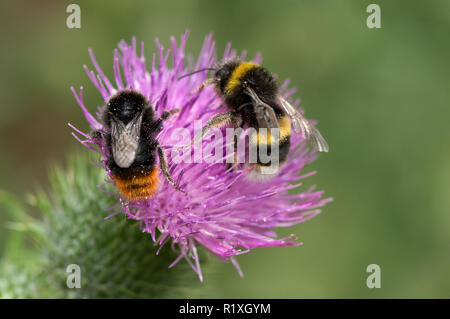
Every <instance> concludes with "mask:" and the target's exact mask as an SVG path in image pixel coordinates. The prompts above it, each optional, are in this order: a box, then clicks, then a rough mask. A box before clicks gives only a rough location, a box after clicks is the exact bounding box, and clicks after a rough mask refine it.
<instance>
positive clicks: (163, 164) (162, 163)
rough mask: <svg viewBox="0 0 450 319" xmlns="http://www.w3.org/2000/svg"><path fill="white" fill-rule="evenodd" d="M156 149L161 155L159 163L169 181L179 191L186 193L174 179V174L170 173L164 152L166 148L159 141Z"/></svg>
mask: <svg viewBox="0 0 450 319" xmlns="http://www.w3.org/2000/svg"><path fill="white" fill-rule="evenodd" d="M156 149H157V151H158V156H159V165H160V167H161V171H162V172H163V174H164V177H165V178H166V179H167V181H168V182H169V184H170V185H172V186H173V187H174V188H175V189H176V190H177V191H180V192H182V193H185V194H186V192H185V191H183V190H182V189H181V188H180V187H179V186H178V185H177V184H176V183H175V182H174V180H173V179H172V176H170V173H169V166H168V165H167V157H166V154H165V153H164V150H163V149H162V147H161V145H160V144H159V143H158V144H157V145H156Z"/></svg>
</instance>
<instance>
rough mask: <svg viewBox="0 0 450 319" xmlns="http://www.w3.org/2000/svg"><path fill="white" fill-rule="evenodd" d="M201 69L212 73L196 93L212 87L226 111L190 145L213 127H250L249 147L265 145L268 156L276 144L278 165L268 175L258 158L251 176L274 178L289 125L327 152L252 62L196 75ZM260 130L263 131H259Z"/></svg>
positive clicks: (284, 152)
mask: <svg viewBox="0 0 450 319" xmlns="http://www.w3.org/2000/svg"><path fill="white" fill-rule="evenodd" d="M204 70H214V76H213V77H212V78H209V79H207V80H206V81H205V82H203V83H202V85H201V86H200V87H199V91H200V90H202V89H203V88H204V87H206V86H209V85H214V87H215V89H216V91H217V92H218V94H219V95H220V96H221V97H222V99H223V101H224V104H225V105H226V106H227V107H228V109H229V111H228V112H225V113H221V114H217V115H215V116H214V117H212V118H211V119H210V120H209V121H208V122H207V123H206V125H205V126H204V127H203V129H202V131H201V133H200V134H199V135H198V136H196V137H195V138H194V140H193V141H192V144H193V143H195V142H196V141H197V140H201V139H202V138H203V136H204V135H205V134H206V133H207V131H208V130H209V129H210V128H213V127H216V128H218V127H222V126H224V125H232V126H234V127H243V126H244V125H247V126H248V127H252V128H254V129H255V130H256V133H255V134H254V135H253V136H250V140H249V142H250V146H254V147H255V146H256V148H257V149H258V148H259V147H260V146H262V145H263V144H265V145H264V146H266V147H267V151H268V154H270V151H271V148H273V147H274V146H275V143H277V144H278V149H279V154H278V156H279V164H280V165H279V166H278V168H277V169H275V171H272V173H267V172H264V170H265V169H266V171H267V168H268V167H270V166H271V164H272V163H271V162H264V161H262V160H261V158H260V156H259V155H258V157H257V162H256V163H255V166H254V169H253V173H254V174H256V176H255V177H258V175H261V174H269V175H272V176H273V175H276V174H277V172H278V170H279V167H280V166H281V165H282V164H283V163H285V161H286V158H287V155H288V153H289V148H290V136H291V125H292V127H293V129H294V131H295V132H296V133H301V134H302V136H303V137H304V138H305V139H307V140H308V141H309V142H310V143H311V144H312V145H313V147H314V148H315V149H317V150H318V151H320V152H328V144H327V142H326V141H325V139H324V138H323V137H322V135H321V134H320V132H319V131H318V130H317V129H316V128H315V127H314V126H313V125H311V124H310V123H309V121H308V120H307V119H306V118H305V117H304V116H303V115H302V114H301V113H300V112H298V111H297V110H296V109H295V108H294V107H293V106H292V105H291V104H290V103H289V102H288V101H286V100H285V99H284V98H283V97H282V96H281V94H280V89H279V86H278V84H277V82H276V80H275V78H274V77H273V75H272V74H271V73H270V72H269V71H268V70H267V69H266V68H264V67H262V66H261V65H259V64H256V63H253V62H242V61H238V60H233V61H229V62H226V63H224V64H222V65H220V66H219V67H217V68H213V69H211V68H207V69H202V70H198V71H196V72H200V71H204ZM196 72H193V73H196ZM193 73H190V74H193ZM190 74H187V75H185V76H188V75H190ZM183 77H184V76H182V77H181V78H183ZM261 128H263V129H264V128H265V129H266V130H260V129H261ZM271 129H277V130H279V131H278V133H279V134H277V135H278V136H275V135H274V136H271V133H270V132H273V131H272V130H271ZM192 144H191V145H192ZM235 147H236V137H235ZM258 154H259V151H258ZM259 177H264V176H259ZM266 177H270V176H266ZM259 179H260V178H259Z"/></svg>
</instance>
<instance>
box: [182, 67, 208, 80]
mask: <svg viewBox="0 0 450 319" xmlns="http://www.w3.org/2000/svg"><path fill="white" fill-rule="evenodd" d="M213 70H215V68H204V69H200V70H196V71H194V72H190V73H187V74H184V75H182V76H180V77H179V78H178V80H181V79H182V78H185V77H187V76H190V75H192V74H195V73H199V72H203V71H213Z"/></svg>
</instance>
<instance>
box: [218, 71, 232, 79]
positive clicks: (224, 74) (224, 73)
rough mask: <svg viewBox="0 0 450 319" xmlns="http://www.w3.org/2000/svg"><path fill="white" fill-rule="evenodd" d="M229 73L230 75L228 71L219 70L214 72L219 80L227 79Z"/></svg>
mask: <svg viewBox="0 0 450 319" xmlns="http://www.w3.org/2000/svg"><path fill="white" fill-rule="evenodd" d="M229 73H230V72H229V71H228V70H226V69H219V70H218V71H217V72H216V77H217V78H219V79H223V78H226V77H228V74H229Z"/></svg>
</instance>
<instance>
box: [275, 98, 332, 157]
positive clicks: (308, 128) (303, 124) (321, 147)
mask: <svg viewBox="0 0 450 319" xmlns="http://www.w3.org/2000/svg"><path fill="white" fill-rule="evenodd" d="M278 98H279V100H280V104H281V106H282V107H283V109H284V110H285V111H286V113H287V115H288V116H289V117H290V118H291V123H292V127H293V128H294V131H295V132H296V133H300V132H301V133H302V136H303V138H305V139H307V140H308V141H310V142H311V144H312V145H313V147H314V148H315V149H317V150H318V151H319V152H328V149H329V148H328V143H327V141H325V139H324V138H323V136H322V134H320V132H319V130H318V129H316V128H315V127H314V126H313V125H311V123H309V121H308V120H307V119H306V118H305V117H304V116H303V115H302V114H301V113H300V112H298V111H297V110H296V109H295V108H294V107H293V106H292V105H291V104H290V103H289V102H288V101H286V100H285V99H284V98H283V97H282V96H279V97H278Z"/></svg>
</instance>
